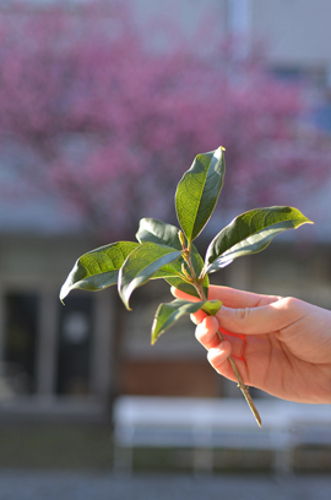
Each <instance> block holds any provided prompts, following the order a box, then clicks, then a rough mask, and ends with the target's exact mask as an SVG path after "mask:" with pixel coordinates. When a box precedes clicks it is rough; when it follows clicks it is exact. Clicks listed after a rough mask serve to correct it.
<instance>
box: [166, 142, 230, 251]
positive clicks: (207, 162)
mask: <svg viewBox="0 0 331 500" xmlns="http://www.w3.org/2000/svg"><path fill="white" fill-rule="evenodd" d="M223 151H224V148H222V147H219V148H218V149H216V150H215V151H211V152H210V153H204V154H199V155H197V156H196V158H195V159H194V161H193V163H192V166H191V168H190V169H189V170H188V171H187V172H185V174H184V176H183V177H182V179H181V180H180V182H179V184H178V186H177V191H176V197H175V203H176V211H177V217H178V221H179V223H180V225H181V228H182V230H183V232H184V234H185V236H186V238H187V239H188V241H189V243H191V242H192V241H193V240H194V239H195V238H196V237H197V236H198V235H199V234H200V233H201V231H202V230H203V228H204V227H205V225H206V224H207V222H208V220H209V219H210V217H211V214H212V212H213V210H214V208H215V205H216V202H217V199H218V196H219V194H220V192H221V189H222V186H223V178H224V172H225V162H224V154H223Z"/></svg>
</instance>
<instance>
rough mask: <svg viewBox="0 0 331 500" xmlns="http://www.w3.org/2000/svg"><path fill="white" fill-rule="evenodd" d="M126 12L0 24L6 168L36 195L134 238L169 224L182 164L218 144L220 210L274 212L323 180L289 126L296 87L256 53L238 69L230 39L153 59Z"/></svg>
mask: <svg viewBox="0 0 331 500" xmlns="http://www.w3.org/2000/svg"><path fill="white" fill-rule="evenodd" d="M123 5H125V4H124V3H123V2H121V3H120V4H119V3H117V2H107V3H106V4H102V3H101V4H100V3H99V2H97V3H96V2H90V3H89V4H88V5H87V6H85V7H80V8H79V9H78V7H77V9H76V10H74V11H72V10H70V11H68V10H65V9H60V8H49V9H47V10H41V11H32V10H28V11H26V10H24V9H23V7H19V6H17V7H16V8H13V9H12V10H11V11H8V13H7V14H5V13H3V15H2V17H1V19H0V136H1V139H2V142H3V141H6V140H7V142H10V143H11V144H15V147H17V148H19V149H20V150H21V151H24V154H23V155H22V158H23V159H22V160H21V161H20V162H18V164H16V166H15V168H19V169H20V172H21V175H26V178H27V179H29V180H30V181H32V183H33V184H34V186H35V187H37V188H38V189H40V190H43V191H44V192H45V191H47V192H51V193H55V194H56V195H57V196H59V197H61V199H62V200H63V202H64V204H65V206H66V207H68V209H69V208H70V207H72V208H74V209H75V210H76V211H78V212H79V213H80V214H82V215H83V216H84V218H85V220H86V224H87V227H89V228H90V229H93V231H94V232H95V233H97V234H98V235H99V237H100V238H102V239H103V241H105V238H108V237H109V236H111V238H112V239H114V237H121V238H123V237H127V236H130V237H131V236H132V233H133V232H134V231H135V229H136V226H137V221H138V219H139V218H140V217H142V216H153V217H156V218H158V217H160V218H162V219H163V220H169V221H170V222H171V220H172V217H173V214H172V210H173V208H172V206H173V204H172V203H169V196H172V193H173V192H174V187H175V185H176V183H177V182H178V179H179V177H180V176H181V174H182V172H184V171H185V170H186V169H187V165H188V162H190V161H192V160H193V158H194V156H195V155H196V154H197V153H199V152H204V151H209V150H212V149H215V148H216V147H218V146H219V145H223V146H224V147H225V148H226V149H227V153H226V159H227V165H228V169H227V176H226V189H225V190H224V194H222V202H223V205H231V204H235V205H239V206H242V207H243V208H245V207H246V206H247V205H250V207H251V208H252V206H256V205H257V204H259V203H260V202H261V203H262V202H263V203H264V204H266V203H269V202H270V203H279V202H280V201H283V200H281V197H282V196H281V193H282V189H283V188H284V185H285V186H286V185H289V182H290V181H291V179H292V178H297V177H300V179H310V178H313V179H317V178H320V177H321V176H322V175H323V174H324V173H325V171H326V169H325V155H324V154H321V153H320V151H321V144H320V138H319V137H317V136H316V135H314V134H312V133H310V139H309V141H308V142H307V140H306V139H305V138H303V137H302V133H301V132H300V131H298V127H297V120H298V117H300V116H301V115H302V113H303V112H304V110H305V104H304V100H303V98H302V95H303V94H302V89H301V88H300V87H299V86H298V85H289V84H284V83H281V82H279V81H277V80H276V79H275V78H274V77H273V76H272V75H270V74H269V73H268V72H267V71H266V70H265V68H264V65H263V62H262V61H261V60H260V59H259V58H254V57H251V58H249V59H246V60H245V61H241V62H240V63H238V61H237V60H236V58H235V57H234V55H233V52H232V50H231V47H232V44H229V43H228V44H224V43H221V42H220V43H219V44H216V45H215V46H217V48H216V49H214V50H213V51H201V53H200V52H199V53H197V51H196V50H192V48H191V47H190V46H189V44H188V43H184V42H183V43H181V44H179V45H178V46H177V47H175V48H174V47H172V48H171V49H169V50H168V51H164V52H160V51H153V50H151V49H149V48H148V47H147V45H148V44H146V36H145V34H144V33H141V32H140V31H139V29H138V28H137V27H136V26H135V24H134V21H133V19H132V18H131V17H130V14H129V10H128V9H126V8H125V6H123ZM201 44H203V40H202V41H201ZM202 54H204V55H202ZM316 145H318V146H319V148H318V149H317V148H316ZM317 151H319V153H317ZM316 159H318V161H315V160H316ZM312 162H314V163H312ZM310 181H311V179H310ZM289 201H291V200H287V202H289Z"/></svg>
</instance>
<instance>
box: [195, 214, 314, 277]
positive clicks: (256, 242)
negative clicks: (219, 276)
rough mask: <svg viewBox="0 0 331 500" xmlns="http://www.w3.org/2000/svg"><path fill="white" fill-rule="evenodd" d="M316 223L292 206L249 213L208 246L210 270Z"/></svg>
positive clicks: (235, 220) (219, 234)
mask: <svg viewBox="0 0 331 500" xmlns="http://www.w3.org/2000/svg"><path fill="white" fill-rule="evenodd" d="M307 223H308V224H313V223H312V221H310V220H309V219H307V217H305V216H304V215H303V214H302V213H301V212H300V211H299V210H297V209H296V208H291V207H270V208H259V209H255V210H250V211H248V212H245V213H243V214H241V215H239V216H238V217H236V218H235V219H233V221H232V222H231V223H230V224H229V225H228V226H226V227H224V228H223V229H222V231H220V232H219V233H218V234H217V236H215V238H214V239H213V240H212V242H211V243H210V245H209V247H208V248H207V253H206V258H205V265H206V272H208V273H211V272H215V271H217V270H218V269H220V268H222V267H225V266H227V265H228V264H231V262H232V261H233V260H234V259H237V258H238V257H241V256H242V255H248V254H252V253H256V252H259V251H260V250H263V249H264V248H266V247H267V246H268V245H269V243H270V241H271V240H272V238H273V237H274V236H276V235H277V234H279V233H282V232H283V231H286V230H287V229H295V228H297V227H299V226H301V225H302V224H307Z"/></svg>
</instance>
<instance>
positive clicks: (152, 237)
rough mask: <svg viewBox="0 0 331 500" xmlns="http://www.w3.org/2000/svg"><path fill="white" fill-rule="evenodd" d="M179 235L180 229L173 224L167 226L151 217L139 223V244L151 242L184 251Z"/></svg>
mask: <svg viewBox="0 0 331 500" xmlns="http://www.w3.org/2000/svg"><path fill="white" fill-rule="evenodd" d="M178 233H179V229H178V227H176V226H173V225H172V224H167V223H165V222H162V221H160V220H158V219H153V218H151V217H149V218H148V217H145V218H144V219H141V220H140V222H139V228H138V231H137V234H136V238H137V240H138V241H139V243H142V242H144V241H145V242H146V241H151V242H152V243H157V244H159V245H168V246H169V247H172V248H176V250H182V245H181V243H180V241H179V237H178Z"/></svg>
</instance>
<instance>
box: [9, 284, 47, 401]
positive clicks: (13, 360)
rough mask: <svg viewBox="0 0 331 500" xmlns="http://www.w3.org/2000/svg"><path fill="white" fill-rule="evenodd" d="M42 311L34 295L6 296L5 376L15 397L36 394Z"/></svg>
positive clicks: (13, 294) (17, 294)
mask: <svg viewBox="0 0 331 500" xmlns="http://www.w3.org/2000/svg"><path fill="white" fill-rule="evenodd" d="M38 312H39V301H38V296H37V295H36V294H34V293H8V294H7V295H6V296H5V331H4V354H3V376H4V379H5V381H6V384H7V386H8V390H9V391H10V392H11V393H12V394H31V393H33V392H35V391H36V385H37V384H36V350H37V342H38V338H37V330H38V328H37V324H38Z"/></svg>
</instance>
